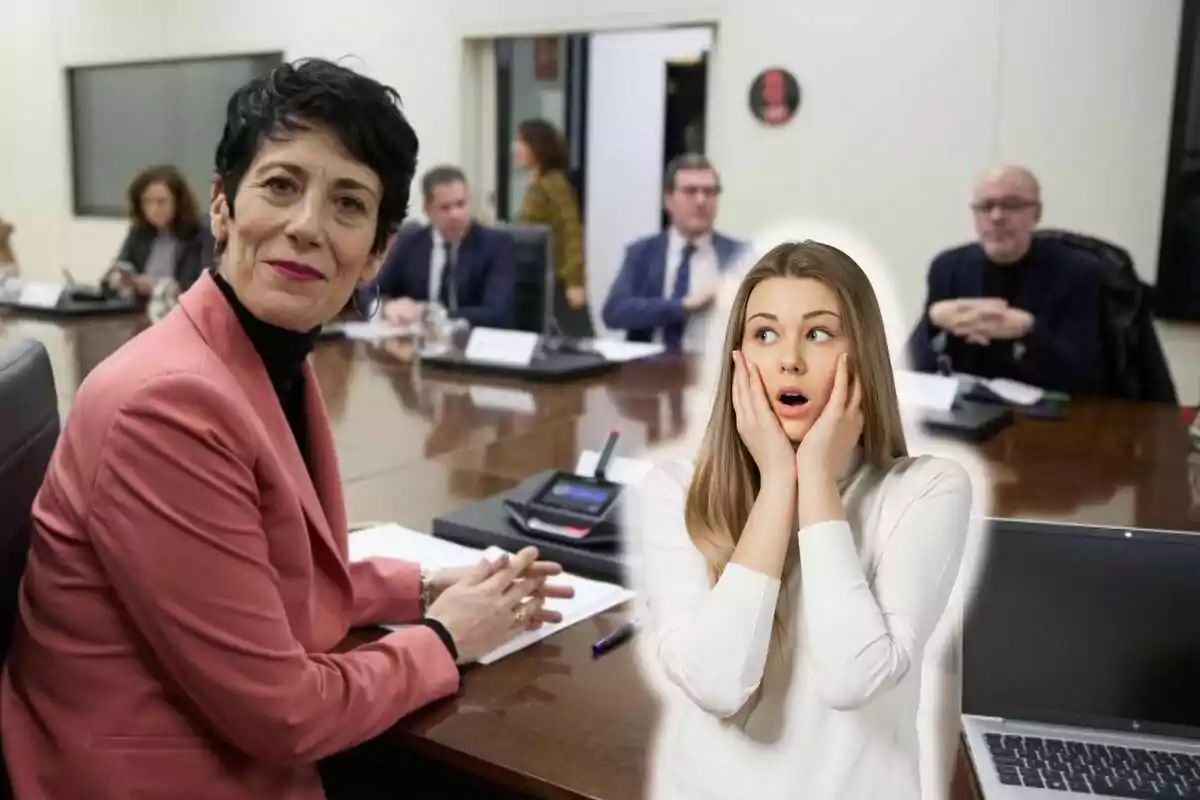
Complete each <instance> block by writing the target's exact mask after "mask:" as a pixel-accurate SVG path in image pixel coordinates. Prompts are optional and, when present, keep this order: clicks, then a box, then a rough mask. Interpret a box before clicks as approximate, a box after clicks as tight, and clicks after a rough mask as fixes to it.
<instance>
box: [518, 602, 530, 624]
mask: <svg viewBox="0 0 1200 800" xmlns="http://www.w3.org/2000/svg"><path fill="white" fill-rule="evenodd" d="M528 618H529V606H527V605H525V604H521V607H520V608H519V609H517V614H516V619H517V622H524V621H525V620H526V619H528Z"/></svg>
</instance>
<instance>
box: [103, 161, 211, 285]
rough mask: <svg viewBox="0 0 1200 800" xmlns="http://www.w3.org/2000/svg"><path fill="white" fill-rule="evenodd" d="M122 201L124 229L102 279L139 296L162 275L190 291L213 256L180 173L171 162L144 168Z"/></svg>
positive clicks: (196, 209)
mask: <svg viewBox="0 0 1200 800" xmlns="http://www.w3.org/2000/svg"><path fill="white" fill-rule="evenodd" d="M127 201H128V204H129V220H130V223H129V233H128V234H127V235H126V236H125V242H124V243H123V244H122V245H121V251H120V253H118V254H117V258H116V262H115V264H114V265H113V268H112V269H110V270H109V272H108V274H107V275H106V277H105V282H106V283H107V284H108V285H109V287H110V288H113V289H126V290H130V291H133V292H136V293H137V294H138V295H140V296H143V297H145V296H148V295H149V294H150V293H151V291H153V289H154V286H155V284H156V283H158V282H159V281H162V280H164V279H167V278H169V279H171V280H174V281H175V282H176V283H177V284H179V288H180V289H181V290H182V291H186V290H188V289H190V288H191V286H192V284H193V283H195V282H196V279H197V278H199V277H200V273H201V271H203V270H204V268H205V267H209V266H212V264H213V259H214V256H213V240H212V232H211V231H210V230H209V229H207V228H206V227H204V225H203V224H202V220H201V218H200V211H199V208H198V207H197V203H196V195H195V194H194V193H193V192H192V190H191V187H189V186H188V184H187V180H186V179H185V178H184V177H183V174H182V173H180V171H179V170H178V169H176V168H175V167H173V166H170V165H164V166H158V167H149V168H148V169H144V170H142V171H141V172H139V173H138V174H137V175H136V176H135V177H134V179H133V181H132V182H131V183H130V184H129V190H128V192H127Z"/></svg>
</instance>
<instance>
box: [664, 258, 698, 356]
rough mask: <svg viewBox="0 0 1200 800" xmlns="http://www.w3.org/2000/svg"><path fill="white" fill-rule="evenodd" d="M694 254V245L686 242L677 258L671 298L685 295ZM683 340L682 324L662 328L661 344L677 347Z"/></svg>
mask: <svg viewBox="0 0 1200 800" xmlns="http://www.w3.org/2000/svg"><path fill="white" fill-rule="evenodd" d="M695 254H696V245H694V244H692V243H691V242H688V243H687V244H686V245H684V247H683V255H682V256H681V257H680V259H679V268H678V269H676V270H675V286H674V287H673V288H672V291H671V299H672V300H682V299H683V298H685V297H687V294H688V288H689V287H690V285H691V282H692V256H693V255H695ZM682 341H683V324H682V323H681V324H679V325H667V326H666V327H665V328H663V344H665V345H666V346H667V347H678V346H679V344H680V343H681V342H682Z"/></svg>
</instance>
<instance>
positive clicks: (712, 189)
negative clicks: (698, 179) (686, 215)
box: [675, 186, 721, 197]
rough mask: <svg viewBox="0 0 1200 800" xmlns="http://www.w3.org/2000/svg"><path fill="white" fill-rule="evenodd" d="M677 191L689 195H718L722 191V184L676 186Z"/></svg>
mask: <svg viewBox="0 0 1200 800" xmlns="http://www.w3.org/2000/svg"><path fill="white" fill-rule="evenodd" d="M675 191H677V192H679V193H680V194H684V195H687V196H688V197H716V196H717V195H719V194H720V193H721V187H720V186H676V187H675Z"/></svg>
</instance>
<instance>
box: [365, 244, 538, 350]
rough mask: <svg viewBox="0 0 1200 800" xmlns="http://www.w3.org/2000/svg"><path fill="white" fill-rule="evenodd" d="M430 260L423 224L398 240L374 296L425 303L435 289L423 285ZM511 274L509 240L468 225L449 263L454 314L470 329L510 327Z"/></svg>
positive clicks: (379, 279)
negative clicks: (450, 266)
mask: <svg viewBox="0 0 1200 800" xmlns="http://www.w3.org/2000/svg"><path fill="white" fill-rule="evenodd" d="M432 259H433V229H432V228H430V227H429V226H428V225H426V226H425V227H424V228H421V229H419V230H417V231H414V232H413V233H411V234H408V235H402V236H401V237H399V238H398V239H397V240H396V243H395V246H393V247H392V252H391V253H389V254H388V257H387V260H386V261H385V262H384V264H383V266H382V267H381V268H380V270H379V277H378V278H377V279H376V282H377V283H378V285H379V295H380V297H384V298H391V297H409V298H412V299H413V300H420V301H426V300H429V299H430V296H431V294H432V295H436V294H437V287H436V286H434V287H431V286H430V285H429V264H430V263H431V261H432ZM515 270H516V267H515V266H514V261H513V244H512V238H511V237H509V235H508V234H506V233H504V232H503V231H498V230H495V229H494V228H489V227H487V226H486V225H481V224H479V223H477V222H473V223H471V227H470V228H469V229H468V230H467V235H466V236H465V237H463V241H462V244H460V245H459V248H458V257H457V260H456V261H455V263H454V285H455V287H456V289H457V291H456V295H457V299H458V315H459V316H461V317H463V318H465V319H466V320H467V321H468V322H470V323H471V324H472V325H476V326H486V327H489V328H508V327H511V326H512V324H513V322H512V317H513V281H514V280H515V277H514V276H515Z"/></svg>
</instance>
